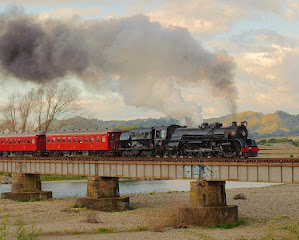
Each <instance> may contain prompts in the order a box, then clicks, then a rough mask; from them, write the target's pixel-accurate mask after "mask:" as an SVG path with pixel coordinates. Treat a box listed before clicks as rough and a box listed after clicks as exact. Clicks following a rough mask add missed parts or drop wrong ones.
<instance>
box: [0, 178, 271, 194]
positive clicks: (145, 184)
mask: <svg viewBox="0 0 299 240" xmlns="http://www.w3.org/2000/svg"><path fill="white" fill-rule="evenodd" d="M270 185H274V183H257V182H229V181H227V182H226V189H230V188H252V187H265V186H270ZM42 189H43V190H44V191H52V192H53V198H65V197H84V196H85V195H86V191H87V182H86V181H80V182H77V181H61V182H59V181H55V182H42ZM10 190H11V184H0V193H3V192H10ZM189 190H190V180H153V181H120V182H119V191H120V194H130V193H151V192H173V191H189Z"/></svg>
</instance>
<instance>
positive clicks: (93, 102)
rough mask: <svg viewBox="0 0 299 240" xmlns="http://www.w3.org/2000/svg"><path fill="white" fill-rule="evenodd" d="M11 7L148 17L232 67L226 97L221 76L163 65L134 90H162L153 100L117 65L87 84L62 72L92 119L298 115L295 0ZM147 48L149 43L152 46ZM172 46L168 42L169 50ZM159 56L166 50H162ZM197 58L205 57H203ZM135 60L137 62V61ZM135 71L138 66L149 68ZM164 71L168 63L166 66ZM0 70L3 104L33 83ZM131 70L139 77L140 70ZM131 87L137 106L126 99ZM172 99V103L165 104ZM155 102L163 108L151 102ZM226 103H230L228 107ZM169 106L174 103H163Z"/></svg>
mask: <svg viewBox="0 0 299 240" xmlns="http://www.w3.org/2000/svg"><path fill="white" fill-rule="evenodd" d="M11 6H18V7H22V8H23V11H24V12H25V13H26V14H29V15H34V16H36V18H38V19H39V21H46V20H48V19H74V17H79V18H80V19H82V21H86V22H88V21H93V20H97V21H103V22H106V23H109V21H110V20H111V19H129V20H130V19H133V20H136V19H137V20H138V21H139V22H144V24H143V25H141V24H138V25H137V27H144V28H147V27H149V26H152V25H151V23H158V25H155V26H156V27H157V28H158V29H159V31H160V30H161V29H162V30H161V31H162V32H163V34H164V35H165V32H166V33H169V34H170V35H171V36H172V35H173V34H177V35H178V34H181V35H179V36H178V38H179V37H181V36H182V37H183V38H185V39H187V40H188V43H189V42H190V45H188V46H187V48H188V49H189V51H191V52H192V51H193V49H190V48H191V47H190V46H194V51H195V52H196V51H197V49H199V48H200V47H199V46H201V47H202V48H204V53H207V52H208V54H207V55H208V56H209V57H214V56H220V55H221V56H225V57H224V58H225V59H224V60H223V61H226V62H229V63H231V60H230V59H232V61H233V63H234V66H233V67H231V68H230V67H229V70H228V72H230V71H233V72H232V73H233V79H232V82H233V84H234V87H233V88H234V89H233V90H232V89H231V88H230V89H229V96H228V95H227V92H225V91H223V92H222V91H221V88H222V87H223V88H225V86H224V85H221V84H222V83H221V82H219V83H217V84H219V85H217V84H216V83H215V82H212V83H211V82H206V81H201V80H198V81H197V80H196V81H195V80H192V81H189V80H188V77H186V79H184V80H182V79H180V80H177V79H178V77H177V76H181V75H180V74H177V75H176V76H175V74H173V73H172V72H169V71H168V69H167V74H168V75H167V77H168V78H169V79H166V76H165V74H164V75H163V77H161V79H160V78H159V76H162V75H158V74H157V75H151V76H152V77H153V76H155V77H156V79H155V81H154V82H153V81H152V80H148V81H145V80H144V82H143V81H141V80H140V83H141V84H138V87H139V88H142V86H147V85H151V84H152V85H155V87H153V86H149V88H151V91H150V92H151V94H149V95H148V96H147V97H148V98H151V95H152V94H156V92H159V91H161V93H163V95H164V96H158V97H157V96H155V97H154V102H155V103H154V104H153V103H152V102H150V103H149V102H148V101H145V100H144V99H143V98H142V96H139V95H138V92H139V90H138V88H136V89H135V88H134V87H133V90H132V91H129V90H128V89H125V88H124V86H125V84H122V80H119V79H122V76H123V75H125V73H126V72H122V70H123V69H122V68H119V69H117V70H113V71H112V70H111V71H109V74H110V75H111V74H112V73H113V75H114V77H115V76H117V77H116V80H115V79H114V80H113V81H112V80H111V81H110V80H109V79H108V76H106V77H105V75H103V76H104V77H101V80H100V81H99V82H96V83H95V82H94V81H93V82H92V84H91V83H88V84H86V83H84V81H85V80H84V81H83V82H82V79H81V78H84V75H80V76H73V75H70V76H64V77H63V78H64V79H67V80H68V81H70V82H73V83H74V84H76V85H77V86H78V87H80V88H82V101H81V102H82V105H83V106H84V107H85V108H86V109H88V112H90V115H92V116H94V117H96V118H100V119H103V120H111V119H115V120H128V119H136V118H148V117H165V116H174V117H177V116H178V115H177V114H176V113H175V112H176V111H177V112H178V111H182V112H184V110H185V112H186V111H190V112H195V111H197V110H198V111H199V112H200V113H199V115H200V116H199V115H193V116H192V117H194V118H196V117H198V119H200V118H210V117H219V116H222V115H226V114H230V113H233V112H243V111H257V112H263V113H271V112H275V111H276V110H283V111H286V112H289V113H291V114H298V113H299V112H298V102H299V93H298V90H299V77H298V76H299V67H298V65H299V0H244V1H239V0H228V1H223V0H211V1H206V0H187V1H186V0H164V1H157V0H85V1H79V0H59V1H58V0H51V1H50V0H43V1H36V0H22V1H21V0H15V1H8V0H1V2H0V11H1V12H5V11H7V9H8V8H10V7H11ZM140 15H141V16H142V17H140ZM136 16H137V17H136ZM138 16H139V17H138ZM140 19H141V20H140ZM133 20H132V21H133ZM137 20H136V21H137ZM169 29H170V30H169ZM173 29H175V30H173ZM168 30H169V31H168ZM94 34H96V33H94ZM97 34H98V33H97ZM92 35H93V33H92V32H91V36H92ZM99 35H100V33H99ZM164 35H163V36H164ZM129 39H130V38H129ZM140 39H141V38H140ZM143 41H144V40H143ZM193 41H194V42H196V43H193ZM136 44H137V45H138V42H137V43H136ZM150 44H151V42H150ZM197 44H198V45H197ZM161 45H162V43H161ZM151 47H152V48H155V45H154V44H153V45H151ZM164 48H165V47H163V48H162V49H159V50H158V51H160V52H161V51H162V50H164ZM175 50H176V47H174V48H173V49H172V50H171V51H175ZM153 51H155V50H153ZM118 53H119V55H118V56H117V58H115V59H116V60H119V59H122V57H123V56H124V55H125V54H126V52H124V51H119V52H118ZM148 54H150V53H148ZM165 54H167V55H168V56H170V57H171V56H172V55H171V54H170V53H169V52H166V53H165ZM109 56H110V55H109ZM134 56H135V55H134ZM136 56H137V57H140V56H139V55H136ZM162 57H163V56H162ZM174 57H177V55H174ZM161 59H163V58H161ZM154 61H155V60H154ZM170 61H171V60H170ZM202 61H203V62H205V59H203V60H202ZM132 62H133V63H134V60H132ZM158 62H159V61H158V60H157V63H158ZM177 63H178V64H177V65H175V68H176V69H177V70H173V72H176V73H177V72H179V71H180V70H179V69H180V68H184V71H185V70H186V69H188V68H187V67H186V66H183V65H184V64H182V63H181V62H177ZM150 64H152V63H150ZM150 64H149V65H150ZM174 64H175V63H174ZM190 64H191V63H190ZM135 65H138V61H136V63H135ZM162 65H163V64H162ZM163 66H164V65H163ZM202 66H206V68H209V61H208V60H207V64H206V65H204V63H202V65H200V67H202ZM168 67H169V66H165V68H168ZM142 69H143V71H146V70H148V69H150V68H142ZM169 69H173V65H172V66H171V67H169ZM150 70H152V69H150ZM1 71H4V70H2V69H1V68H0V81H1V89H0V103H1V104H5V102H6V101H7V97H8V95H9V94H10V93H11V92H12V91H15V90H18V91H20V92H22V91H25V90H27V89H30V88H31V87H32V86H37V85H36V81H30V80H28V79H27V80H26V81H20V80H18V78H17V77H13V76H7V75H6V74H1ZM186 71H187V70H186ZM190 71H191V70H190ZM202 71H204V70H202ZM207 71H208V70H207ZM211 71H218V70H215V69H214V70H211ZM130 74H131V73H130ZM130 74H128V75H125V76H126V78H125V79H126V81H124V83H129V84H133V85H134V83H135V82H132V81H131V80H130V79H129V80H128V78H130V77H132V75H130ZM138 74H140V73H138ZM221 74H222V73H221ZM138 76H139V77H140V78H143V77H144V76H146V75H142V74H141V75H138ZM184 76H185V75H184ZM184 76H181V78H184ZM188 76H189V75H188ZM200 77H201V76H199V78H200ZM218 77H219V76H218ZM118 78H119V79H118ZM170 79H172V80H170ZM192 79H193V77H192ZM108 83H109V84H108ZM230 83H231V82H230ZM129 86H132V85H129ZM215 89H216V90H215ZM219 89H220V90H219ZM163 90H164V91H163ZM172 90H173V92H172ZM170 92H171V93H170ZM135 93H136V98H137V99H139V100H140V102H141V104H137V103H136V101H134V96H135ZM142 95H143V96H144V93H143V92H142ZM158 95H159V94H158ZM165 95H167V98H165ZM224 95H225V96H224ZM228 98H229V100H228ZM173 99H175V100H173ZM139 100H138V101H139ZM172 100H173V103H172V105H171V104H168V102H171V101H172ZM159 101H161V105H163V107H159V106H158V105H159V103H160V102H159ZM232 102H233V105H235V106H234V107H233V108H232V107H231V105H232ZM170 105H171V106H170ZM173 106H176V108H174V109H171V108H173ZM168 108H169V109H171V110H169V109H168ZM185 112H184V113H183V114H185ZM190 114H191V113H190Z"/></svg>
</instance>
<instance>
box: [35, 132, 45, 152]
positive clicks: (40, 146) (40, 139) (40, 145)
mask: <svg viewBox="0 0 299 240" xmlns="http://www.w3.org/2000/svg"><path fill="white" fill-rule="evenodd" d="M45 149H46V135H38V136H37V150H45Z"/></svg>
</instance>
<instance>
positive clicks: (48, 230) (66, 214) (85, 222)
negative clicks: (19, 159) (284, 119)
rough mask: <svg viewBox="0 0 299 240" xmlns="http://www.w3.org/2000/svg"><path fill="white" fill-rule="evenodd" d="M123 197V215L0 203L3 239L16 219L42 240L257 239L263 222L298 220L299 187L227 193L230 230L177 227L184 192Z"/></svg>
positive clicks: (62, 204) (64, 204) (66, 203)
mask: <svg viewBox="0 0 299 240" xmlns="http://www.w3.org/2000/svg"><path fill="white" fill-rule="evenodd" d="M238 193H243V194H245V195H246V197H247V200H233V197H234V196H235V195H236V194H238ZM128 196H129V197H130V201H131V204H132V206H133V210H130V211H124V212H97V211H92V210H88V209H85V208H73V207H74V205H75V199H74V198H67V199H52V200H49V201H41V202H14V201H11V200H0V203H1V205H0V206H1V207H0V209H1V212H0V216H1V218H2V219H3V218H4V216H5V215H6V214H9V217H8V226H7V231H8V239H14V232H15V231H16V229H17V226H16V222H17V219H22V220H23V221H24V226H25V227H26V228H27V229H29V228H31V227H32V226H33V225H34V227H35V228H37V229H38V228H41V230H42V233H41V238H42V239H99V238H101V239H133V238H135V239H171V240H175V239H241V238H242V239H259V238H260V237H261V236H265V235H267V234H269V224H270V227H273V226H274V225H275V226H274V227H275V228H277V227H279V226H276V225H277V224H275V223H274V222H273V221H272V220H273V219H274V218H276V219H278V220H276V222H279V224H280V222H281V221H283V224H285V225H286V226H289V225H291V226H292V227H293V225H294V223H296V222H297V223H298V218H299V185H276V186H269V187H264V188H250V189H249V188H245V189H229V190H227V202H228V204H234V205H238V206H239V218H240V219H241V220H244V223H243V224H241V225H240V226H238V227H235V228H232V229H219V228H214V227H213V228H211V227H210V228H209V227H192V226H180V224H179V223H178V222H177V221H176V212H177V209H178V207H181V206H185V205H187V204H188V201H189V193H188V192H170V193H155V194H130V195H128ZM242 222H243V221H242ZM295 227H296V226H295ZM297 228H298V227H297ZM267 229H268V230H267ZM278 230H279V229H278ZM271 231H272V230H271Z"/></svg>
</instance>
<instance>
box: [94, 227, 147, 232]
mask: <svg viewBox="0 0 299 240" xmlns="http://www.w3.org/2000/svg"><path fill="white" fill-rule="evenodd" d="M147 230H148V229H147V227H136V228H129V229H123V230H116V229H114V228H97V232H98V233H123V232H144V231H147Z"/></svg>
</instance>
